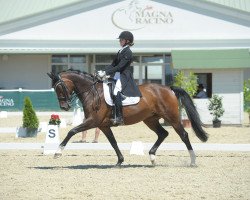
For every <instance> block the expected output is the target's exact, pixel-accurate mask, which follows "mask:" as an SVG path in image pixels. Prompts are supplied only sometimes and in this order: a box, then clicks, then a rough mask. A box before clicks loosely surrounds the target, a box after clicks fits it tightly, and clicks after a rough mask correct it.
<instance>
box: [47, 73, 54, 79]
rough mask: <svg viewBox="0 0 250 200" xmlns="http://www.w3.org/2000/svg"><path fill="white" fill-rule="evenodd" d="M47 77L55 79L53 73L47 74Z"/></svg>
mask: <svg viewBox="0 0 250 200" xmlns="http://www.w3.org/2000/svg"><path fill="white" fill-rule="evenodd" d="M47 75H48V76H49V77H50V78H51V79H52V80H53V79H54V77H53V74H52V72H51V73H47Z"/></svg>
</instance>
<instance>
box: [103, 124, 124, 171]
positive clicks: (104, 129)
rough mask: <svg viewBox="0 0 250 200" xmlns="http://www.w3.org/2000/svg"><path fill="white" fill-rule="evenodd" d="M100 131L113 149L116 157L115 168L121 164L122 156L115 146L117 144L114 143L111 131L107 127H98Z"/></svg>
mask: <svg viewBox="0 0 250 200" xmlns="http://www.w3.org/2000/svg"><path fill="white" fill-rule="evenodd" d="M100 129H101V131H102V132H103V133H104V135H105V136H106V137H107V139H108V140H109V142H110V144H111V146H112V147H113V148H114V150H115V152H116V155H117V157H118V162H117V164H116V166H120V165H121V164H122V163H123V161H124V158H123V155H122V153H121V151H120V149H119V147H118V145H117V142H116V139H115V137H114V134H113V132H112V131H111V129H110V128H109V127H100Z"/></svg>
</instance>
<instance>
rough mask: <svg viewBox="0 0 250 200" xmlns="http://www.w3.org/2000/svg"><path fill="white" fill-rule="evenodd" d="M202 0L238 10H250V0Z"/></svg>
mask: <svg viewBox="0 0 250 200" xmlns="http://www.w3.org/2000/svg"><path fill="white" fill-rule="evenodd" d="M202 1H207V2H211V3H216V4H220V5H222V6H226V7H230V8H234V9H237V10H241V11H246V12H250V0H202Z"/></svg>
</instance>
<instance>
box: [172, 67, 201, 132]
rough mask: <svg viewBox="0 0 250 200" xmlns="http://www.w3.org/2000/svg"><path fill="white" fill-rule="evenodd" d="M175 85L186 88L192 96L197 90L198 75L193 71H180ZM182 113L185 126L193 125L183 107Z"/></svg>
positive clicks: (175, 79)
mask: <svg viewBox="0 0 250 200" xmlns="http://www.w3.org/2000/svg"><path fill="white" fill-rule="evenodd" d="M173 85H174V86H177V87H181V88H182V89H184V90H185V91H186V92H187V93H188V94H189V96H190V97H191V98H192V97H193V96H194V95H195V93H196V92H197V86H198V83H197V76H196V75H195V74H194V73H193V72H190V73H189V74H188V75H185V74H184V72H183V71H179V72H178V73H177V74H176V75H175V77H174V84H173ZM180 113H181V119H182V124H183V126H184V127H191V123H190V120H189V119H188V117H187V114H186V111H185V110H184V109H183V108H180Z"/></svg>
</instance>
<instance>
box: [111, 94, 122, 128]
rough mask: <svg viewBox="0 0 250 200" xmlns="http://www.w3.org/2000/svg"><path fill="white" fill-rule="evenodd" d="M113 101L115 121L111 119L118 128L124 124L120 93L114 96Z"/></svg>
mask: <svg viewBox="0 0 250 200" xmlns="http://www.w3.org/2000/svg"><path fill="white" fill-rule="evenodd" d="M113 101H114V106H113V119H111V121H112V122H113V124H114V125H115V126H118V125H121V124H124V122H123V117H122V97H121V93H120V92H118V93H117V95H116V96H114V99H113Z"/></svg>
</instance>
